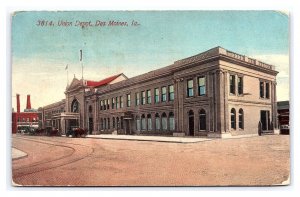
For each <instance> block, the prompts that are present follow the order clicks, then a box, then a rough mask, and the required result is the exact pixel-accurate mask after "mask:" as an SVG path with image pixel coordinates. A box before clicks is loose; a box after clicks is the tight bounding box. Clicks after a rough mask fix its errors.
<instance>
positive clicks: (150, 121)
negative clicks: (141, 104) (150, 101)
mask: <svg viewBox="0 0 300 197" xmlns="http://www.w3.org/2000/svg"><path fill="white" fill-rule="evenodd" d="M147 126H148V131H151V130H152V120H151V115H150V114H148V115H147Z"/></svg>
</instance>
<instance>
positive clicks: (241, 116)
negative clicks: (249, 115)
mask: <svg viewBox="0 0 300 197" xmlns="http://www.w3.org/2000/svg"><path fill="white" fill-rule="evenodd" d="M239 128H240V129H244V111H243V109H240V110H239Z"/></svg>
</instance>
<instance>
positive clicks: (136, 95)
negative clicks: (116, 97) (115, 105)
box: [135, 93, 140, 106]
mask: <svg viewBox="0 0 300 197" xmlns="http://www.w3.org/2000/svg"><path fill="white" fill-rule="evenodd" d="M135 105H136V106H138V105H140V94H139V93H135Z"/></svg>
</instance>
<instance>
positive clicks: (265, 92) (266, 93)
mask: <svg viewBox="0 0 300 197" xmlns="http://www.w3.org/2000/svg"><path fill="white" fill-rule="evenodd" d="M259 96H260V98H266V99H269V98H270V83H269V82H265V81H260V82H259Z"/></svg>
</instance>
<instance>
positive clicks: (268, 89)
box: [266, 83, 270, 99]
mask: <svg viewBox="0 0 300 197" xmlns="http://www.w3.org/2000/svg"><path fill="white" fill-rule="evenodd" d="M266 98H267V99H269V98H270V83H266Z"/></svg>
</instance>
